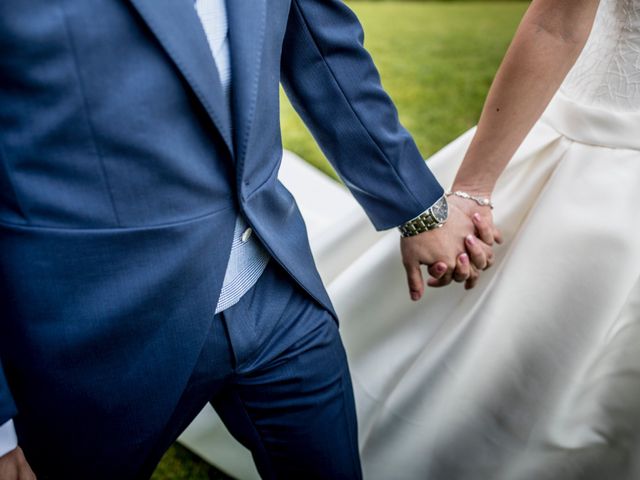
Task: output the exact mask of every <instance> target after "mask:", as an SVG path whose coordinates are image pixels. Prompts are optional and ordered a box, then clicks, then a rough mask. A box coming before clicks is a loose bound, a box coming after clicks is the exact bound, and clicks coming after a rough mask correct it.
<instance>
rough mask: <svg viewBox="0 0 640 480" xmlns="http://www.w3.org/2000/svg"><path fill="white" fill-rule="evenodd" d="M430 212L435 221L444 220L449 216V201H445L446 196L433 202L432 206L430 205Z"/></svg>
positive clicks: (441, 221) (442, 221)
mask: <svg viewBox="0 0 640 480" xmlns="http://www.w3.org/2000/svg"><path fill="white" fill-rule="evenodd" d="M431 212H432V214H433V218H435V220H436V222H438V223H444V222H446V221H447V218H448V217H449V203H448V202H447V198H446V197H442V198H441V199H440V200H438V201H437V202H436V203H434V204H433V207H431Z"/></svg>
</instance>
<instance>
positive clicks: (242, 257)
mask: <svg viewBox="0 0 640 480" xmlns="http://www.w3.org/2000/svg"><path fill="white" fill-rule="evenodd" d="M195 8H196V11H197V12H198V16H199V17H200V21H201V22H202V27H203V28H204V32H205V34H206V36H207V41H208V42H209V48H210V49H211V54H212V55H213V59H214V60H215V62H216V67H217V68H218V73H219V75H220V82H221V83H222V88H223V90H224V94H225V98H226V99H227V107H229V108H230V94H229V89H230V86H231V62H230V52H229V35H228V33H229V25H228V22H227V10H226V5H225V0H196V3H195ZM268 262H269V254H268V253H267V252H266V250H265V249H264V247H263V246H262V244H261V243H260V242H259V241H258V240H257V239H256V236H255V235H253V231H252V229H251V228H249V227H248V225H247V222H246V221H245V219H244V218H243V217H242V215H238V218H237V219H236V226H235V229H234V232H233V243H232V245H231V255H230V257H229V263H228V264H227V270H226V273H225V276H224V282H223V285H222V291H221V293H220V298H219V299H218V305H217V306H216V312H215V313H219V312H222V311H223V310H225V309H227V308H229V307H231V306H232V305H235V304H236V303H237V302H238V301H239V300H240V298H242V296H243V295H244V294H245V293H246V292H247V291H248V290H249V289H250V288H251V287H252V286H253V285H255V283H256V282H257V281H258V279H259V278H260V275H262V272H264V269H265V267H266V266H267V263H268Z"/></svg>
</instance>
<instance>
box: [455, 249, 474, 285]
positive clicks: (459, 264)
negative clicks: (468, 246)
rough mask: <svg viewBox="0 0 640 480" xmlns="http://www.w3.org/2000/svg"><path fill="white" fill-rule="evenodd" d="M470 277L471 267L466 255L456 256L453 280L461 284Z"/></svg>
mask: <svg viewBox="0 0 640 480" xmlns="http://www.w3.org/2000/svg"><path fill="white" fill-rule="evenodd" d="M469 275H471V265H470V264H469V256H468V255H467V254H466V253H462V254H460V255H458V258H457V261H456V269H455V271H454V272H453V279H454V280H455V281H456V282H458V283H462V282H464V281H466V280H467V278H469Z"/></svg>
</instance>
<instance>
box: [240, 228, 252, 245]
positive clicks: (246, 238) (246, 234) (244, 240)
mask: <svg viewBox="0 0 640 480" xmlns="http://www.w3.org/2000/svg"><path fill="white" fill-rule="evenodd" d="M252 233H253V230H252V229H251V227H249V228H247V229H246V230H245V231H244V233H243V234H242V237H241V240H242V243H247V242H248V241H249V238H250V237H251V234H252Z"/></svg>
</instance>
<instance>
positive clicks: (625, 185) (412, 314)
mask: <svg viewBox="0 0 640 480" xmlns="http://www.w3.org/2000/svg"><path fill="white" fill-rule="evenodd" d="M472 135H473V130H472V131H469V132H467V133H466V134H464V135H463V136H462V137H460V138H459V139H457V140H456V141H454V142H453V143H452V144H451V145H449V146H447V147H446V148H444V149H443V150H442V151H441V152H439V153H438V154H436V155H435V156H434V157H433V158H432V159H431V160H430V162H429V165H430V166H431V168H432V169H433V171H434V172H435V173H436V175H437V176H438V178H439V179H440V180H441V182H442V183H443V185H445V186H449V185H450V184H451V182H452V181H453V177H454V175H455V172H456V170H457V168H458V167H459V165H460V162H461V160H462V157H463V155H464V152H465V150H466V148H467V146H468V144H469V142H470V140H471V137H472ZM281 178H282V180H283V181H284V182H285V184H286V185H287V186H288V187H289V188H290V189H291V190H292V192H293V193H294V195H295V196H296V197H297V199H298V201H299V204H300V207H301V209H302V211H303V214H304V215H305V217H306V220H307V224H308V227H309V233H310V237H311V241H312V247H313V249H314V252H315V255H316V259H317V263H318V265H319V267H320V270H321V273H322V275H323V278H324V280H325V282H326V283H327V285H328V286H329V292H330V294H331V296H332V298H333V300H334V303H335V305H336V308H337V310H338V313H339V315H340V316H341V318H342V335H343V338H344V341H345V344H346V347H347V351H348V353H349V357H350V362H351V369H352V375H353V380H354V388H355V391H356V401H357V407H358V415H359V422H360V425H359V427H360V443H361V451H362V459H363V467H364V472H365V478H368V479H373V480H376V479H380V480H401V479H407V480H422V479H425V480H476V479H477V480H501V479H504V480H520V479H523V480H525V479H526V480H530V479H531V480H534V479H535V480H577V479H580V480H582V479H585V480H586V479H594V480H627V479H629V480H632V479H640V0H602V1H601V6H600V9H599V12H598V15H597V19H596V24H595V26H594V29H593V32H592V34H591V36H590V39H589V42H588V44H587V46H586V48H585V50H584V52H583V54H582V55H581V57H580V59H579V61H578V62H577V64H576V66H575V67H574V69H573V70H572V72H571V73H570V75H569V76H568V78H567V79H566V81H565V82H564V84H563V86H562V88H561V90H560V91H559V92H558V94H557V95H556V97H555V98H554V100H553V101H552V103H551V105H550V106H549V108H548V109H547V111H546V112H545V114H544V116H543V118H542V119H541V120H540V122H538V124H537V125H536V126H535V128H534V129H533V130H532V132H531V133H530V135H529V136H528V137H527V139H526V141H525V142H524V144H523V145H522V146H521V148H520V149H519V151H518V152H517V154H516V155H515V157H514V158H513V160H512V161H511V163H510V164H509V166H508V167H507V169H506V171H505V172H504V174H503V176H502V177H501V180H500V182H499V185H498V186H497V188H496V191H495V195H494V203H495V204H496V209H495V219H496V222H497V224H498V226H499V227H500V228H501V229H502V230H503V232H504V234H505V238H506V242H505V244H504V245H503V246H502V247H499V248H498V250H497V258H498V260H497V263H496V265H495V266H494V267H493V268H492V269H491V270H490V271H488V272H486V273H485V274H484V275H483V276H482V277H481V280H480V283H479V285H478V286H477V287H476V289H474V290H472V291H470V292H466V291H464V290H463V289H462V288H461V287H460V286H457V285H456V286H451V287H447V288H446V289H439V290H431V289H428V290H427V292H426V295H425V297H424V299H423V300H422V301H420V302H419V303H412V302H411V301H410V300H409V294H408V290H407V287H406V281H405V275H404V271H403V269H402V265H401V263H400V257H399V249H398V243H399V240H398V237H399V236H398V232H396V231H392V232H386V233H382V234H380V233H376V232H374V231H373V229H372V228H371V227H370V226H369V223H368V221H367V219H366V217H365V216H364V214H363V213H362V211H361V210H360V209H359V207H358V206H357V205H356V204H355V202H354V200H353V199H352V197H350V195H349V194H348V193H347V192H346V191H345V189H344V188H342V187H341V186H339V185H338V184H335V183H333V182H331V181H329V180H327V179H326V178H323V176H322V174H320V173H318V172H317V171H315V170H314V169H312V168H311V167H308V166H307V165H305V164H304V163H302V162H301V161H300V160H299V159H297V158H295V157H294V156H292V155H287V156H286V157H285V160H284V163H283V168H282V171H281ZM216 422H217V421H216V420H215V417H214V416H213V414H212V413H211V412H204V413H203V416H201V417H200V418H199V419H198V420H197V421H196V422H195V423H194V425H192V427H191V428H190V429H189V430H188V431H187V432H186V433H185V435H184V436H183V437H182V441H183V442H184V443H185V444H187V445H188V446H189V447H190V448H192V449H194V450H195V451H197V452H198V453H200V454H201V455H203V456H204V457H205V458H208V459H209V460H210V461H212V462H213V463H216V464H217V465H219V466H222V467H223V468H224V469H226V470H227V471H229V472H230V473H232V474H234V475H236V476H238V477H239V478H254V476H255V473H252V472H251V468H252V467H251V465H250V460H249V459H248V458H249V457H248V456H247V455H246V453H240V452H241V450H240V449H238V448H237V447H235V446H232V444H231V442H230V440H228V438H227V437H226V436H225V435H226V434H225V433H223V432H224V429H223V428H222V427H221V425H220V424H219V422H218V423H216ZM223 452H224V453H223ZM243 455H244V456H243Z"/></svg>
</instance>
